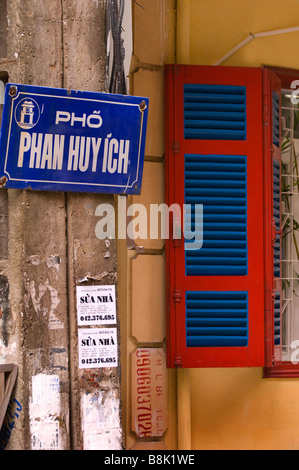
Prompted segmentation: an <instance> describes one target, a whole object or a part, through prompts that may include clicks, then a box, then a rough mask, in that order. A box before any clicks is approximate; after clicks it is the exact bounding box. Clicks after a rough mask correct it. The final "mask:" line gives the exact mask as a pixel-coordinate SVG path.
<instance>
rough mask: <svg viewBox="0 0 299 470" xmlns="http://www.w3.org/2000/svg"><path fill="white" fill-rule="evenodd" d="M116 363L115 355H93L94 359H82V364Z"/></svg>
mask: <svg viewBox="0 0 299 470" xmlns="http://www.w3.org/2000/svg"><path fill="white" fill-rule="evenodd" d="M114 363H116V358H115V357H93V358H92V359H81V364H82V365H90V364H114Z"/></svg>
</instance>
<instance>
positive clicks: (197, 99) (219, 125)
mask: <svg viewBox="0 0 299 470" xmlns="http://www.w3.org/2000/svg"><path fill="white" fill-rule="evenodd" d="M184 126H185V138H186V139H203V140H245V139H246V88H245V87H242V86H230V85H226V86H221V85H190V84H187V85H185V87H184Z"/></svg>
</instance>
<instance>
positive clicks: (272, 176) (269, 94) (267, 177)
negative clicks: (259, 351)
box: [263, 69, 282, 367]
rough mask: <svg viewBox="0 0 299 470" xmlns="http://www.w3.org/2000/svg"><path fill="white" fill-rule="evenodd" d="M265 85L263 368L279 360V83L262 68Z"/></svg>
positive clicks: (280, 300)
mask: <svg viewBox="0 0 299 470" xmlns="http://www.w3.org/2000/svg"><path fill="white" fill-rule="evenodd" d="M263 83H264V90H263V95H264V104H265V105H264V126H263V128H264V165H265V171H264V197H265V217H264V239H265V344H266V348H265V353H266V355H265V365H266V366H267V367H272V366H275V365H279V364H281V360H282V331H281V326H282V318H281V311H282V309H281V302H282V280H281V277H282V265H281V244H282V243H281V210H280V208H281V142H280V133H281V132H280V120H281V81H280V80H279V78H278V77H277V75H276V74H275V73H274V72H273V71H271V70H270V69H263Z"/></svg>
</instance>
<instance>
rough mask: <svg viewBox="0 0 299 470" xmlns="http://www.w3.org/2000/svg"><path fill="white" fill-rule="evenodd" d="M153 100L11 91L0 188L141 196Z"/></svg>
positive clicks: (25, 88)
mask: <svg viewBox="0 0 299 470" xmlns="http://www.w3.org/2000/svg"><path fill="white" fill-rule="evenodd" d="M148 105H149V100H148V98H142V97H136V96H125V95H113V94H106V93H94V92H87V91H75V90H64V89H60V88H47V87H36V86H31V85H15V84H7V85H6V90H5V101H4V108H3V116H2V126H1V138H0V186H5V187H7V188H19V189H35V190H53V191H75V192H77V191H80V192H94V193H112V194H140V191H141V183H142V173H143V162H144V150H145V139H146V127H147V116H148Z"/></svg>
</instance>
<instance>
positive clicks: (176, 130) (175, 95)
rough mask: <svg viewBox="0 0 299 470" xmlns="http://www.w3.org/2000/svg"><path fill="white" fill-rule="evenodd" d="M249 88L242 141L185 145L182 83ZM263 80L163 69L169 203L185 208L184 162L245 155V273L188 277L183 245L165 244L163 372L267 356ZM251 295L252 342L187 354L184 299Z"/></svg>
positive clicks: (229, 70) (244, 363)
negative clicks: (195, 294) (201, 294)
mask: <svg viewBox="0 0 299 470" xmlns="http://www.w3.org/2000/svg"><path fill="white" fill-rule="evenodd" d="M185 83H188V84H197V83H201V84H214V85H217V84H219V85H241V86H246V104H247V115H246V116H247V139H246V140H244V141H222V140H214V141H211V140H186V139H185V138H184V96H183V87H184V84H185ZM262 91H263V80H262V70H261V69H257V68H235V67H213V66H184V65H169V66H166V70H165V116H166V121H165V122H166V203H167V204H168V206H170V205H171V204H173V203H179V204H180V205H181V207H182V206H183V204H184V155H185V154H201V155H203V154H204V155H212V154H220V155H246V156H247V188H248V193H247V208H248V211H247V243H248V274H247V275H245V276H186V275H185V254H184V241H183V240H181V241H177V240H175V241H173V240H171V239H170V240H167V243H166V267H167V268H166V269H167V274H166V275H167V361H168V367H188V368H191V367H249V366H251V367H262V366H263V365H264V360H265V349H264V332H265V322H264V300H265V299H264V239H263V235H262V234H263V229H264V222H263V217H264V208H263V199H264V194H263V132H262V129H263V126H262V115H263V100H262ZM187 290H190V291H230V292H231V291H236V292H238V291H246V292H248V312H249V313H248V321H249V342H248V346H246V347H200V348H198V347H187V346H186V323H185V310H186V307H185V292H186V291H187Z"/></svg>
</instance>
